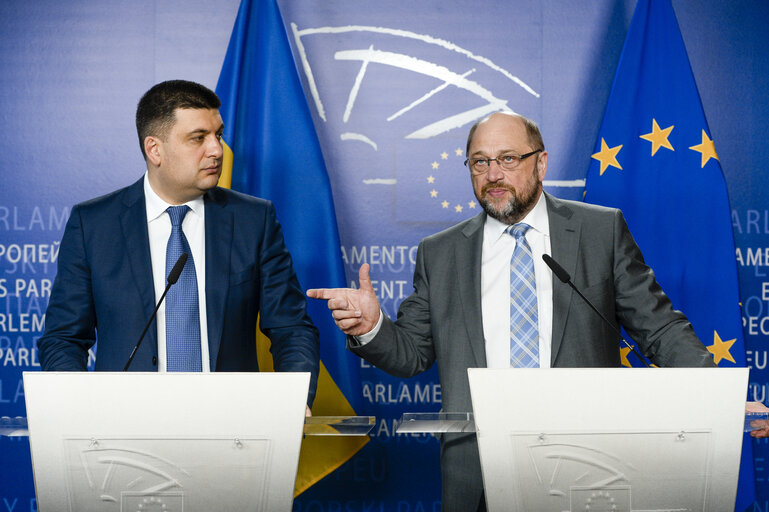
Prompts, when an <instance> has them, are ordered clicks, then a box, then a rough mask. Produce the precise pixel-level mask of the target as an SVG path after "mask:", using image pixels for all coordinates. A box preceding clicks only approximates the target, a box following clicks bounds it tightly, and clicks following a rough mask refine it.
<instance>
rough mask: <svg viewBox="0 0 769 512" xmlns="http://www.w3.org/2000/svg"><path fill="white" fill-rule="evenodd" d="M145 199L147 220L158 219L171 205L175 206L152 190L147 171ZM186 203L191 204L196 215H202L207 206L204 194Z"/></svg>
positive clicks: (191, 208)
mask: <svg viewBox="0 0 769 512" xmlns="http://www.w3.org/2000/svg"><path fill="white" fill-rule="evenodd" d="M144 199H145V202H146V204H147V222H152V221H153V220H156V219H157V218H159V217H160V216H161V215H163V214H164V213H165V211H166V210H167V209H168V208H169V207H170V206H175V205H172V204H170V203H167V202H165V201H164V200H163V199H161V198H160V196H159V195H157V194H156V193H155V191H154V190H152V186H151V185H150V180H149V177H148V175H147V173H144ZM184 204H186V205H187V206H189V207H190V210H192V212H193V213H194V214H195V215H197V216H202V214H203V208H205V201H203V196H200V197H198V198H196V199H193V200H192V201H187V202H186V203H184Z"/></svg>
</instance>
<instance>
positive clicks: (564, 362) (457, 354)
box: [307, 113, 714, 512]
mask: <svg viewBox="0 0 769 512" xmlns="http://www.w3.org/2000/svg"><path fill="white" fill-rule="evenodd" d="M467 156H468V160H467V162H466V163H467V165H468V168H469V169H470V174H471V179H472V183H473V189H474V191H475V195H476V197H477V198H478V201H479V202H480V204H481V205H482V206H483V208H484V212H482V213H481V214H479V215H478V216H476V217H474V218H472V219H469V220H467V221H465V222H462V223H460V224H458V225H456V226H454V227H451V228H449V229H447V230H445V231H443V232H441V233H438V234H435V235H432V236H430V237H427V238H426V239H424V240H423V241H422V242H421V243H420V245H419V250H418V252H417V261H416V269H415V271H414V292H413V293H412V294H411V295H410V296H409V297H408V298H406V299H405V300H404V301H403V303H402V304H401V306H400V309H399V311H398V319H397V320H396V321H392V320H390V319H389V318H387V317H386V316H385V315H384V314H381V311H380V308H379V303H378V301H377V298H376V294H375V293H374V290H373V288H372V286H371V282H370V280H369V268H368V265H363V266H362V267H361V270H360V289H359V290H352V289H320V290H308V292H307V294H308V296H310V297H313V298H319V299H327V300H328V306H329V309H331V310H332V314H333V317H334V319H335V321H336V324H337V325H338V326H339V328H340V329H341V330H342V331H344V332H345V333H346V334H348V347H349V348H350V350H352V351H353V352H354V353H356V354H358V355H359V356H361V357H363V358H364V359H366V360H367V361H369V362H371V363H373V364H374V365H376V366H377V367H378V368H381V369H383V370H385V371H386V372H388V373H391V374H393V375H396V376H402V377H410V376H413V375H415V374H417V373H419V372H422V371H425V370H427V369H428V368H429V367H430V366H431V365H432V364H433V362H435V361H437V363H438V370H439V375H440V382H441V389H442V396H443V410H444V411H446V412H466V411H470V410H472V404H471V400H470V388H469V384H468V379H467V369H468V368H485V367H490V368H500V367H501V368H504V367H508V368H509V367H521V366H528V367H542V368H547V367H578V366H582V367H616V366H620V347H619V344H618V338H617V335H616V334H615V333H614V331H613V330H612V329H611V328H610V327H608V326H607V325H605V324H604V323H603V322H602V321H601V320H600V318H599V317H598V316H597V315H596V314H595V312H593V311H591V310H590V309H589V307H588V306H587V305H586V304H585V303H584V302H583V301H582V299H581V298H579V297H578V296H576V294H574V293H573V292H572V290H571V288H569V287H568V286H566V285H564V284H563V283H560V282H557V281H556V282H554V281H553V276H552V273H551V271H550V270H549V268H548V267H547V266H546V265H545V263H544V262H543V261H542V255H543V254H550V255H552V257H553V258H554V259H555V261H557V262H559V263H560V264H561V265H562V266H563V267H564V268H565V269H566V270H567V271H568V272H569V273H570V274H571V276H573V280H574V283H575V285H576V286H577V287H578V288H579V289H580V290H581V291H582V292H583V293H584V294H585V295H586V296H587V297H588V298H589V299H590V300H591V301H592V302H593V303H594V304H595V305H596V306H597V307H598V308H599V309H600V310H601V311H602V312H603V314H604V315H605V316H606V317H607V318H609V319H610V320H611V321H612V322H613V323H614V324H615V326H619V325H622V326H623V327H625V329H626V330H627V332H628V333H629V334H630V335H631V336H632V337H633V338H634V339H635V340H636V342H637V343H638V345H639V347H640V348H641V350H642V351H643V353H644V354H645V355H646V356H648V357H650V358H651V360H652V361H653V362H654V363H656V364H657V365H659V366H714V364H713V361H712V358H711V356H710V353H709V352H708V351H707V349H706V348H705V347H704V346H703V345H702V343H700V341H699V340H698V339H697V337H696V335H695V334H694V331H693V329H692V326H691V324H690V323H689V322H688V320H687V319H686V317H685V316H684V315H683V314H681V313H680V312H678V311H675V310H674V309H673V307H672V305H671V303H670V300H669V299H668V297H667V296H666V295H665V294H664V292H663V291H662V290H661V288H660V287H659V285H658V284H657V282H656V280H655V278H654V274H653V272H652V271H651V269H650V268H649V267H647V266H646V265H645V264H644V261H643V256H642V255H641V251H640V250H639V249H638V246H637V245H636V244H635V242H634V241H633V238H632V236H631V235H630V232H629V231H628V228H627V225H626V223H625V220H624V219H623V217H622V213H621V212H620V211H619V210H615V209H609V208H603V207H598V206H593V205H587V204H584V203H578V202H573V201H564V200H560V199H556V198H554V197H552V196H550V195H548V194H546V193H544V192H543V190H542V181H543V180H544V178H545V173H546V172H547V152H546V151H545V147H544V143H543V142H542V136H541V134H540V132H539V128H538V127H537V125H536V124H535V123H534V122H533V121H531V120H529V119H526V118H524V117H522V116H519V115H516V114H509V113H496V114H493V115H491V116H489V117H487V118H486V119H483V120H481V121H479V122H478V123H477V124H476V125H475V126H473V128H472V129H471V130H470V134H469V136H468V144H467ZM522 338H524V339H522ZM441 474H442V482H443V492H442V506H443V510H444V511H449V510H450V511H461V512H467V511H475V510H485V502H484V499H483V484H482V479H481V468H480V462H479V458H478V447H477V443H476V439H475V435H474V434H472V435H467V434H444V435H443V436H442V439H441Z"/></svg>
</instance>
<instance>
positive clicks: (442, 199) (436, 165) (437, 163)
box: [426, 148, 478, 213]
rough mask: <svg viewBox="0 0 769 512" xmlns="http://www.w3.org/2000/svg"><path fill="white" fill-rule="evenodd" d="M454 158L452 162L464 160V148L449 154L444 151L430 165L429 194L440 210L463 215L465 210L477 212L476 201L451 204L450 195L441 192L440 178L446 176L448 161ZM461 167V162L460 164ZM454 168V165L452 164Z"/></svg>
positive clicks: (427, 180)
mask: <svg viewBox="0 0 769 512" xmlns="http://www.w3.org/2000/svg"><path fill="white" fill-rule="evenodd" d="M450 157H452V160H454V159H457V158H458V159H463V158H464V151H463V150H462V148H456V149H455V150H453V151H452V152H451V153H448V152H446V151H443V152H442V153H441V154H440V155H438V158H436V159H435V160H433V161H432V162H431V163H430V166H429V175H428V176H427V179H426V182H427V185H428V189H429V191H428V194H429V195H430V199H432V200H434V202H437V203H438V205H439V206H440V208H442V209H444V210H454V212H456V213H462V212H463V211H465V209H468V210H475V208H476V207H477V206H478V203H476V202H475V200H474V199H473V200H470V201H467V202H465V203H463V202H451V201H449V200H448V199H447V198H446V196H447V195H448V194H447V193H446V191H445V189H444V191H443V192H441V191H440V190H439V187H440V185H441V182H440V178H441V175H445V173H446V172H448V171H446V170H445V169H446V168H449V167H448V164H449V162H448V160H449V158H450ZM460 165H461V162H460ZM452 167H453V163H452Z"/></svg>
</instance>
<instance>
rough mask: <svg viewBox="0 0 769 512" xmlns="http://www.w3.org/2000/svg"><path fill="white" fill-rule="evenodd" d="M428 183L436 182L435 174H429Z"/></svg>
mask: <svg viewBox="0 0 769 512" xmlns="http://www.w3.org/2000/svg"><path fill="white" fill-rule="evenodd" d="M427 183H435V176H428V177H427Z"/></svg>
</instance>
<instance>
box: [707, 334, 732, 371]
mask: <svg viewBox="0 0 769 512" xmlns="http://www.w3.org/2000/svg"><path fill="white" fill-rule="evenodd" d="M735 341H737V338H735V339H733V340H727V341H721V336H719V335H718V332H717V331H713V344H712V345H710V346H709V347H708V351H709V352H710V353H711V354H713V361H714V362H715V363H716V364H718V363H720V362H721V360H722V359H726V360H727V361H731V362H733V363H734V364H737V362H736V361H735V360H734V358H733V357H732V354H730V353H729V350H731V348H732V345H734V342H735Z"/></svg>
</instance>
